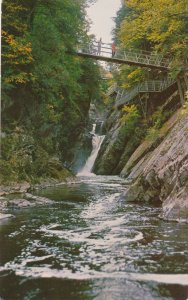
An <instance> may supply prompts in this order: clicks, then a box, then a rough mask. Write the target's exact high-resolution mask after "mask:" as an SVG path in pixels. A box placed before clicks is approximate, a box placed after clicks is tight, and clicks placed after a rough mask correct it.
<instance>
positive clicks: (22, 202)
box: [7, 199, 35, 208]
mask: <svg viewBox="0 0 188 300" xmlns="http://www.w3.org/2000/svg"><path fill="white" fill-rule="evenodd" d="M31 206H35V203H33V202H31V201H28V200H26V199H14V200H9V201H8V202H7V207H8V208H26V207H31Z"/></svg>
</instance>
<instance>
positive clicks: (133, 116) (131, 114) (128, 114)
mask: <svg viewBox="0 0 188 300" xmlns="http://www.w3.org/2000/svg"><path fill="white" fill-rule="evenodd" d="M122 112H123V113H124V115H123V116H122V118H121V122H122V123H123V124H124V125H125V128H126V130H127V131H128V132H129V131H132V130H133V129H135V126H136V124H137V123H138V121H139V119H140V113H139V111H138V109H137V107H136V106H135V105H134V104H133V105H131V106H124V107H123V108H122Z"/></svg>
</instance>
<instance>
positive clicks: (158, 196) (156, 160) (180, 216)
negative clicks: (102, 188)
mask: <svg viewBox="0 0 188 300" xmlns="http://www.w3.org/2000/svg"><path fill="white" fill-rule="evenodd" d="M165 130H166V132H165V134H163V137H162V141H161V143H160V144H159V145H158V146H157V147H156V148H155V149H154V150H152V142H150V143H148V142H147V141H145V142H144V143H142V144H141V145H140V146H139V147H138V149H137V150H136V151H135V152H134V153H133V155H132V156H131V157H130V159H129V161H128V162H127V164H126V165H125V167H124V169H123V171H122V173H121V175H122V176H128V178H129V179H133V184H132V185H131V186H130V188H129V189H128V190H127V191H126V192H125V193H124V195H123V198H124V199H126V201H146V202H158V203H159V202H160V201H161V203H162V214H161V218H165V219H168V220H180V221H186V222H188V115H182V114H181V111H178V112H176V114H174V115H173V116H172V117H171V119H170V120H169V121H168V122H167V123H166V124H165V125H164V126H163V128H162V129H161V132H163V131H165Z"/></svg>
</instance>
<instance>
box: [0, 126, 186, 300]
mask: <svg viewBox="0 0 188 300" xmlns="http://www.w3.org/2000/svg"><path fill="white" fill-rule="evenodd" d="M91 134H92V135H93V151H92V153H91V155H90V157H89V158H88V160H87V161H86V165H85V166H84V167H83V169H82V171H81V172H80V173H79V174H78V175H79V176H78V177H77V180H76V181H75V182H74V183H72V184H67V185H60V186H58V187H51V188H46V189H45V190H41V191H38V192H36V194H37V195H40V196H45V197H48V198H50V199H52V200H53V203H52V205H50V206H48V207H46V206H45V207H38V208H36V207H33V208H28V209H25V210H17V211H16V210H15V209H14V215H16V218H14V219H10V220H6V221H4V222H3V223H1V225H0V230H1V231H0V232H1V234H0V244H1V256H0V287H1V289H0V299H1V300H8V299H10V300H12V299H15V300H16V299H24V300H26V299H27V300H28V299H40V300H42V299H49V300H56V299H64V300H72V299H74V300H82V299H97V300H103V299H104V300H105V299H108V300H126V299H127V300H128V299H129V300H137V299H138V300H140V299H142V300H153V299H162V300H170V299H171V300H172V299H174V300H186V299H187V298H188V251H187V249H188V241H187V236H188V224H177V223H167V222H164V221H161V220H159V219H158V215H159V213H160V211H161V209H160V208H156V207H151V206H148V205H138V204H132V203H126V202H125V201H124V200H121V197H120V195H121V193H122V192H124V191H125V190H126V189H127V187H128V186H129V183H128V182H126V180H125V179H122V178H120V177H118V176H96V175H95V174H93V173H92V167H93V164H94V161H95V158H96V156H97V153H98V151H99V149H100V146H101V144H102V141H103V138H104V137H103V136H98V135H97V134H95V126H93V131H92V132H91ZM10 213H11V210H10ZM10 285H11V288H10Z"/></svg>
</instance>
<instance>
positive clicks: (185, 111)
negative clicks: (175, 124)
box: [181, 102, 188, 115]
mask: <svg viewBox="0 0 188 300" xmlns="http://www.w3.org/2000/svg"><path fill="white" fill-rule="evenodd" d="M181 113H182V115H188V102H185V103H184V104H183V108H182V111H181Z"/></svg>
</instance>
